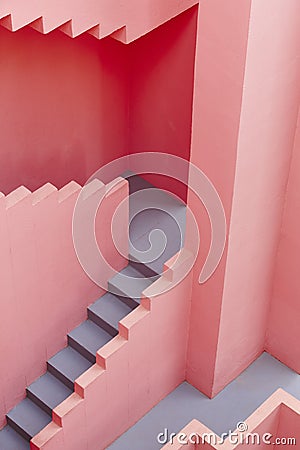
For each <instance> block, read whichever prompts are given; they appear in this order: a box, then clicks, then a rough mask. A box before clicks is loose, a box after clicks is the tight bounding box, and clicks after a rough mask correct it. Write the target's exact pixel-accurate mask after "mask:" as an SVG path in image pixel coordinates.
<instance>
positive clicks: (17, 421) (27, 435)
mask: <svg viewBox="0 0 300 450" xmlns="http://www.w3.org/2000/svg"><path fill="white" fill-rule="evenodd" d="M6 417H7V423H8V425H10V426H11V427H12V428H13V429H14V430H15V431H17V432H18V433H19V434H20V435H21V436H23V437H24V439H27V440H28V441H30V439H31V438H33V436H35V435H36V434H37V433H39V432H40V431H41V430H42V429H43V428H44V427H45V426H46V425H48V423H50V422H51V420H52V419H51V416H49V415H48V414H47V413H45V411H43V410H42V409H41V408H39V407H38V406H37V405H36V404H35V403H33V402H32V401H31V400H30V399H29V398H25V399H24V400H22V401H21V402H20V403H19V404H18V405H17V406H16V407H15V408H13V409H12V410H11V411H10V412H9V413H8V414H7V415H6Z"/></svg>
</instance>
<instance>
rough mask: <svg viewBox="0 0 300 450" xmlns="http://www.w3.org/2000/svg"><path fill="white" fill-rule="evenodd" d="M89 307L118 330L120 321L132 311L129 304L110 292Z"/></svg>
mask: <svg viewBox="0 0 300 450" xmlns="http://www.w3.org/2000/svg"><path fill="white" fill-rule="evenodd" d="M88 309H89V310H90V311H92V312H93V313H94V314H95V315H97V316H98V317H99V318H101V319H103V320H104V321H105V322H107V323H108V324H110V325H112V326H113V327H114V328H115V329H116V330H118V324H119V321H120V320H121V319H123V317H125V316H127V315H128V314H129V313H130V312H131V311H132V309H131V308H130V307H129V306H127V305H125V303H123V302H122V301H121V300H120V299H119V298H118V297H116V296H115V295H113V294H111V293H110V292H107V293H106V294H104V295H103V296H102V297H100V298H99V299H98V300H97V301H96V302H95V303H93V304H92V305H91V306H89V308H88Z"/></svg>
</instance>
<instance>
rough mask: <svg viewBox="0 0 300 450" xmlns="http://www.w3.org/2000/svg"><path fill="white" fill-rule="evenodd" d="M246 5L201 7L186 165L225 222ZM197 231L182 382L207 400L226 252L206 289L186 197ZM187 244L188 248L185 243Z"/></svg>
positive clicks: (203, 251)
mask: <svg viewBox="0 0 300 450" xmlns="http://www.w3.org/2000/svg"><path fill="white" fill-rule="evenodd" d="M250 3H251V2H250V1H242V2H241V1H240V0H229V1H226V2H224V1H222V0H210V1H207V2H203V3H202V4H201V5H200V12H199V21H198V36H197V52H196V69H195V70H196V71H195V84H194V109H193V134H192V147H191V161H192V162H193V163H194V164H195V165H196V166H198V167H199V168H200V169H201V170H203V171H204V172H205V173H206V175H207V176H208V177H209V178H210V179H211V180H212V182H213V183H214V185H215V187H216V188H217V190H218V192H219V194H220V196H221V199H222V202H223V204H224V209H225V213H226V217H227V221H228V222H229V221H230V213H231V203H232V195H233V185H234V175H235V163H236V151H237V139H238V131H239V122H240V112H241V102H242V90H243V77H244V68H245V59H246V47H247V37H248V23H249V14H250ZM188 199H189V200H188V203H189V206H190V207H191V209H192V211H193V212H194V214H195V217H196V218H197V221H198V224H199V229H200V232H201V248H200V255H199V258H198V260H197V262H196V266H195V271H194V273H195V279H194V284H193V295H192V313H191V323H190V342H189V352H188V360H187V380H188V381H189V382H190V383H192V384H193V385H194V386H196V387H197V388H198V389H200V390H201V391H202V392H204V393H205V394H207V395H209V396H210V395H212V388H213V378H214V368H215V361H216V351H217V342H218V332H219V322H220V313H221V304H222V293H223V282H224V271H225V263H226V252H225V255H224V256H223V259H222V261H221V263H220V266H219V268H218V270H217V271H216V272H215V273H214V275H213V276H212V277H211V279H210V280H208V281H207V282H206V283H205V284H203V285H201V286H200V285H199V284H198V276H199V273H200V271H201V268H202V266H203V264H204V260H205V258H206V255H207V253H208V249H209V246H210V224H209V220H208V217H207V215H206V212H205V209H204V207H202V205H201V204H200V203H199V200H198V199H197V198H196V197H195V196H194V195H193V194H192V193H191V192H189V196H188ZM187 245H189V243H188V242H187Z"/></svg>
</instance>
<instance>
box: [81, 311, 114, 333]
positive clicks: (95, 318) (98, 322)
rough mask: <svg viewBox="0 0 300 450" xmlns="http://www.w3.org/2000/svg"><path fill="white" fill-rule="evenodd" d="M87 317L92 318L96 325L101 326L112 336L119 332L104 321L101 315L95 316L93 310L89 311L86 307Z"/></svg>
mask: <svg viewBox="0 0 300 450" xmlns="http://www.w3.org/2000/svg"><path fill="white" fill-rule="evenodd" d="M88 318H89V319H90V320H92V321H93V322H94V323H95V324H96V325H98V327H100V328H102V329H103V330H104V331H106V332H107V333H108V334H110V335H111V336H112V337H115V336H117V334H118V333H119V331H118V330H116V328H114V327H113V326H112V325H110V324H109V323H108V322H105V320H103V319H102V318H101V317H99V316H97V314H95V313H94V312H93V311H90V310H89V309H88Z"/></svg>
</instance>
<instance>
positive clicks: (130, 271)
mask: <svg viewBox="0 0 300 450" xmlns="http://www.w3.org/2000/svg"><path fill="white" fill-rule="evenodd" d="M133 278H135V279H134V280H133ZM153 281H154V280H153V279H149V278H146V277H144V275H143V274H141V273H140V272H139V271H138V270H136V269H135V268H134V267H132V266H131V265H130V264H128V266H127V267H125V269H123V270H121V271H120V272H119V273H117V274H116V275H115V276H113V277H112V278H111V279H110V280H109V289H110V291H112V292H113V293H114V294H117V295H118V294H119V295H124V296H127V297H130V298H134V299H140V297H141V294H142V292H143V291H144V290H145V289H146V288H147V287H149V286H150V285H151V284H152V283H153Z"/></svg>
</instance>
